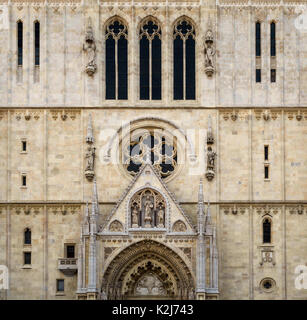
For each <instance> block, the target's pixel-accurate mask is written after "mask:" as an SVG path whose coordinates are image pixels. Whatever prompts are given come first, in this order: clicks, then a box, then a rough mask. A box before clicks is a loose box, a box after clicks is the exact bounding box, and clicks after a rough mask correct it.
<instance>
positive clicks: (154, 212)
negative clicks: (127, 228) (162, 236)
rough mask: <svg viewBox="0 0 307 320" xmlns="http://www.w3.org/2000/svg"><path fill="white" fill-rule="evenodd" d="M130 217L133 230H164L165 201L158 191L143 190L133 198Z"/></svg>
mask: <svg viewBox="0 0 307 320" xmlns="http://www.w3.org/2000/svg"><path fill="white" fill-rule="evenodd" d="M130 215H131V227H132V228H140V227H142V228H154V227H158V228H164V227H165V200H164V198H163V197H162V195H161V194H160V193H158V192H157V191H154V190H152V189H149V188H146V189H143V190H141V191H139V192H137V193H136V194H135V195H134V196H133V197H132V199H131V204H130Z"/></svg>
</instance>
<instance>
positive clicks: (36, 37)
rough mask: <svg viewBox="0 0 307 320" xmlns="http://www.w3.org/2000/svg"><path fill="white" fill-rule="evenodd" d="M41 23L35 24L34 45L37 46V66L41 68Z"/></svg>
mask: <svg viewBox="0 0 307 320" xmlns="http://www.w3.org/2000/svg"><path fill="white" fill-rule="evenodd" d="M39 33H40V31H39V22H38V21H36V22H35V23H34V45H35V65H36V66H39V47H40V34H39Z"/></svg>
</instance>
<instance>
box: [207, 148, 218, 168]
mask: <svg viewBox="0 0 307 320" xmlns="http://www.w3.org/2000/svg"><path fill="white" fill-rule="evenodd" d="M207 152H208V153H207V169H211V170H214V163H215V156H216V153H215V152H214V151H212V148H211V147H208V151H207Z"/></svg>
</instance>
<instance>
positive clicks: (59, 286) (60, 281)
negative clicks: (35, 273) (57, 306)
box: [56, 279, 64, 292]
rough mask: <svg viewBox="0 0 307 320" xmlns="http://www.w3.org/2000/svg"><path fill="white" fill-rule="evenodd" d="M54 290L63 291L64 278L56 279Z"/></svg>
mask: <svg viewBox="0 0 307 320" xmlns="http://www.w3.org/2000/svg"><path fill="white" fill-rule="evenodd" d="M56 290H57V291H58V292H64V279H57V281H56Z"/></svg>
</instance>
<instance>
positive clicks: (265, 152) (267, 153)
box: [264, 146, 269, 160]
mask: <svg viewBox="0 0 307 320" xmlns="http://www.w3.org/2000/svg"><path fill="white" fill-rule="evenodd" d="M264 160H269V146H264Z"/></svg>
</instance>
